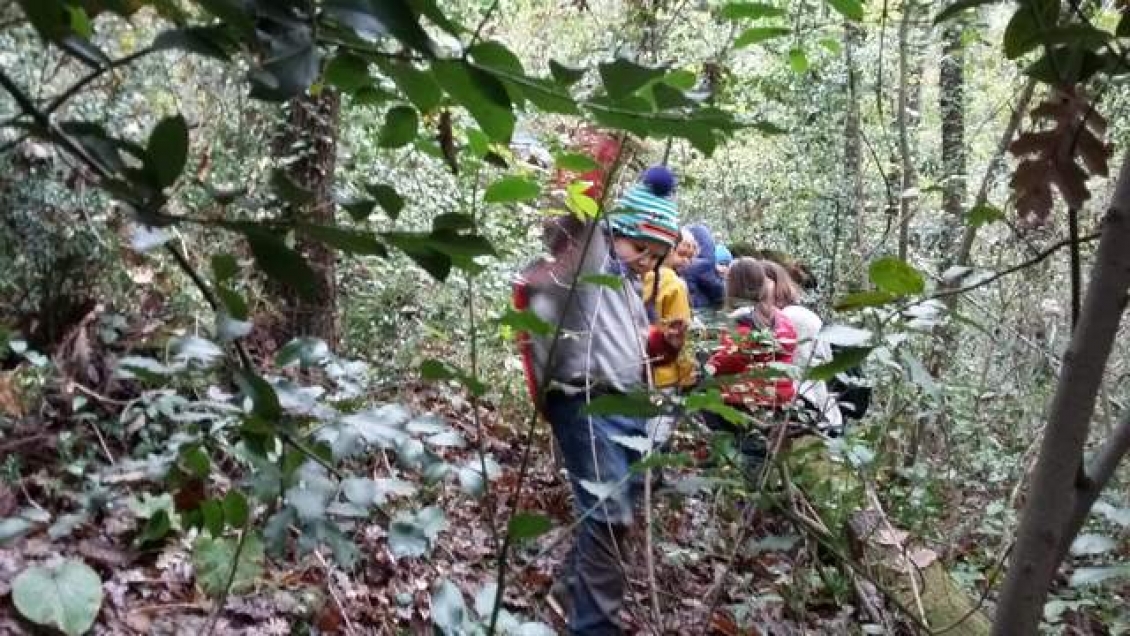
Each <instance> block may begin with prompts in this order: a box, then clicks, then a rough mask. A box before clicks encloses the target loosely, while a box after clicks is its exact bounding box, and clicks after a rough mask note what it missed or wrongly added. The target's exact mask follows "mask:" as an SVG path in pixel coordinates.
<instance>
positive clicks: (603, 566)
mask: <svg viewBox="0 0 1130 636" xmlns="http://www.w3.org/2000/svg"><path fill="white" fill-rule="evenodd" d="M585 404H586V398H585V396H584V395H576V396H567V395H565V394H563V393H558V392H551V393H549V394H548V395H547V396H546V400H545V415H546V418H547V419H548V420H549V422H550V424H551V425H552V427H553V434H554V436H555V437H556V438H557V443H558V445H560V447H561V454H562V459H563V460H564V463H565V467H566V468H567V469H568V471H569V481H570V483H571V484H572V487H573V500H574V504H575V508H576V510H577V515H578V517H579V516H581V515H584V514H586V513H587V515H588V516H587V517H585V519H584V521H582V522H581V523H580V525H579V526H578V528H577V537H576V541H575V543H574V544H573V550H572V553H571V554H570V555H569V558H568V561H567V562H566V564H565V578H566V581H567V582H568V587H569V596H570V608H569V631H570V633H571V634H584V635H586V636H588V635H594V636H596V635H600V636H603V635H605V634H608V635H615V634H620V633H622V630H621V628H620V625H619V619H618V616H617V615H618V614H619V612H620V607H621V606H622V605H623V603H624V573H623V571H622V569H621V568H622V567H623V563H622V562H623V560H624V559H625V557H626V554H627V553H626V549H625V548H626V546H625V544H624V538H625V536H626V534H627V530H628V526H630V525H631V523H632V508H633V506H634V504H635V502H636V501H637V499H638V497H637V494H638V493H639V490H640V487H641V485H642V477H641V476H639V475H632V474H631V470H630V467H631V465H632V464H633V463H634V462H636V461H638V460H639V459H640V458H641V457H642V456H641V454H640V453H639V452H638V451H635V450H632V449H631V448H628V447H627V446H624V445H623V444H620V443H618V442H616V441H613V439H612V438H613V437H614V436H618V435H623V436H625V437H646V436H647V426H646V421H645V420H643V419H639V418H633V417H623V416H617V415H602V416H589V415H585V414H584V412H583V409H584V407H585ZM582 482H590V483H591V484H595V485H597V488H596V490H598V491H600V492H599V493H594V492H592V490H590V489H589V488H586V487H585V486H584V485H583V484H582ZM606 491H610V492H606ZM601 495H606V496H604V498H603V499H602V498H601Z"/></svg>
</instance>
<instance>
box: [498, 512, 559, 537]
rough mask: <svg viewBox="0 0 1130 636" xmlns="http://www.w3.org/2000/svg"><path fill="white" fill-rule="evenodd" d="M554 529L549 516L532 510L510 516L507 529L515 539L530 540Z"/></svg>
mask: <svg viewBox="0 0 1130 636" xmlns="http://www.w3.org/2000/svg"><path fill="white" fill-rule="evenodd" d="M552 529H553V522H552V521H550V520H549V517H547V516H545V515H541V514H536V513H532V512H519V513H516V514H514V515H513V516H511V517H510V523H509V524H507V526H506V531H507V533H508V534H509V535H510V538H511V539H512V540H514V541H529V540H530V539H536V538H538V537H540V536H541V535H543V534H545V533H547V532H549V531H550V530H552Z"/></svg>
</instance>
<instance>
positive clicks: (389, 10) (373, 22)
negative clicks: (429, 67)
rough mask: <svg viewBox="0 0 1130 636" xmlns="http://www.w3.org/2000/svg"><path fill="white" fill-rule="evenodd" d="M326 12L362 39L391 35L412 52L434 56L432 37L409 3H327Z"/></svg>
mask: <svg viewBox="0 0 1130 636" xmlns="http://www.w3.org/2000/svg"><path fill="white" fill-rule="evenodd" d="M324 11H325V15H326V17H327V18H329V19H330V20H333V21H334V22H337V23H338V24H341V25H342V26H345V27H347V28H350V29H352V30H353V31H354V33H356V34H357V36H358V37H359V38H361V39H363V40H373V39H376V38H377V37H379V36H382V35H391V36H393V37H395V38H396V39H397V40H400V42H401V43H402V44H404V45H405V46H407V47H409V48H411V49H415V50H417V51H419V52H421V53H423V54H425V55H428V56H431V55H433V54H434V45H433V44H432V41H431V38H429V37H428V34H427V32H426V31H424V28H423V27H422V26H420V21H419V19H418V18H417V15H416V11H415V10H414V9H413V8H412V6H411V4H410V3H409V2H407V1H406V0H377V1H375V2H374V1H372V0H326V1H325V3H324Z"/></svg>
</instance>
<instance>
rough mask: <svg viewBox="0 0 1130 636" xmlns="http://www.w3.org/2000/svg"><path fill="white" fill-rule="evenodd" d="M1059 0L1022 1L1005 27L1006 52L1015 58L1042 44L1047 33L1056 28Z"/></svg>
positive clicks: (1009, 56) (1009, 57) (1007, 55)
mask: <svg viewBox="0 0 1130 636" xmlns="http://www.w3.org/2000/svg"><path fill="white" fill-rule="evenodd" d="M1058 20H1059V1H1058V0H1029V1H1028V2H1024V3H1021V4H1020V6H1018V7H1017V8H1016V13H1014V14H1013V15H1012V19H1011V20H1009V22H1008V26H1006V27H1005V29H1004V40H1003V42H1004V54H1005V57H1007V58H1008V59H1010V60H1014V59H1016V58H1018V57H1020V56H1021V55H1024V54H1025V53H1027V52H1028V51H1031V50H1032V49H1034V48H1036V47H1038V46H1040V44H1041V43H1042V41H1043V38H1044V37H1045V34H1046V33H1047V32H1048V31H1050V30H1053V29H1055V28H1056V23H1057V22H1058Z"/></svg>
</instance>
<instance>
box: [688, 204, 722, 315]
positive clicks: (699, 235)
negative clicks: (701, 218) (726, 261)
mask: <svg viewBox="0 0 1130 636" xmlns="http://www.w3.org/2000/svg"><path fill="white" fill-rule="evenodd" d="M687 230H689V231H690V233H691V236H693V237H694V240H695V243H698V256H697V257H695V259H694V260H693V261H691V264H690V265H687V267H686V269H684V270H683V280H685V281H687V291H688V292H690V295H691V307H692V308H694V309H721V308H722V306H723V305H724V304H725V303H726V283H725V281H723V280H722V277H721V276H719V275H718V269H717V268H716V267H715V262H714V237H712V236H711V235H710V228H708V227H706V226H705V225H703V224H701V223H695V224H694V225H690V226H688V227H687Z"/></svg>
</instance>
